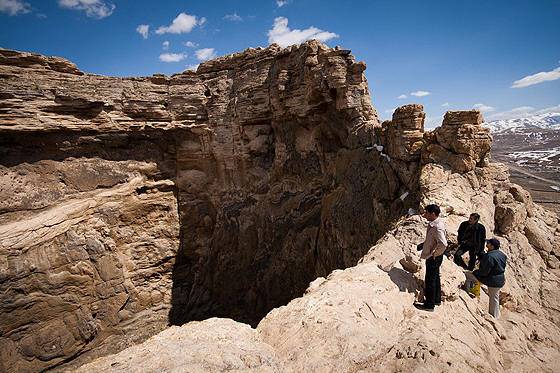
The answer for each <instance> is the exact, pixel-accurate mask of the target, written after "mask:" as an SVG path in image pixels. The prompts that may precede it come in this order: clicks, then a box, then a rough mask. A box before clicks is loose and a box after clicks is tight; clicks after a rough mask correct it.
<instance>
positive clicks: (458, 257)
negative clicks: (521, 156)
mask: <svg viewBox="0 0 560 373" xmlns="http://www.w3.org/2000/svg"><path fill="white" fill-rule="evenodd" d="M467 251H468V252H469V264H468V265H465V262H464V261H463V258H462V256H463V254H464V253H466V252H467ZM477 256H478V251H477V248H476V247H475V246H473V245H468V244H463V245H461V246H459V248H458V249H457V251H456V252H455V254H454V255H453V262H455V264H457V265H458V266H460V267H462V268H464V269H468V270H469V271H472V270H473V269H474V266H475V264H476V259H477Z"/></svg>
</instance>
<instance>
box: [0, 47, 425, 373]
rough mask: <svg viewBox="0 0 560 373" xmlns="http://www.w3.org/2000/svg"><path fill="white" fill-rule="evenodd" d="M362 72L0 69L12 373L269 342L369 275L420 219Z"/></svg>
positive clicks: (257, 52) (0, 284) (4, 266)
mask: <svg viewBox="0 0 560 373" xmlns="http://www.w3.org/2000/svg"><path fill="white" fill-rule="evenodd" d="M364 69H365V65H364V64H363V63H356V62H355V61H354V57H353V56H351V55H350V54H349V51H347V50H338V49H329V48H327V47H325V46H323V45H321V44H320V43H317V42H309V43H306V44H303V45H302V46H300V47H292V48H287V49H281V48H279V47H277V46H275V45H273V46H271V47H269V48H267V49H250V50H247V51H245V52H243V53H240V54H236V55H231V56H227V57H223V58H220V59H217V60H214V61H210V62H207V63H204V64H202V65H201V66H200V67H199V69H198V71H197V72H196V73H194V72H185V73H183V74H178V75H174V76H172V77H165V76H159V75H158V76H153V77H148V78H109V77H102V76H95V75H89V74H85V73H83V72H80V71H79V70H78V69H77V68H76V66H75V65H73V64H72V63H70V62H68V61H66V60H63V59H60V58H55V57H44V56H39V55H35V54H29V53H21V52H15V51H7V50H0V96H1V97H2V101H1V103H0V132H1V136H0V200H1V202H0V214H1V215H0V312H1V313H2V315H3V317H2V318H1V319H0V354H1V359H0V360H1V362H2V369H3V370H7V371H25V370H41V369H46V368H52V367H56V366H59V365H61V364H65V363H67V362H68V361H71V360H73V359H74V358H76V357H78V359H77V360H76V362H75V363H76V364H78V362H80V361H83V360H87V359H88V358H90V357H93V356H97V355H99V354H105V353H107V352H114V351H118V350H120V349H122V348H124V347H125V346H127V345H130V344H132V343H136V342H139V341H141V340H143V339H145V338H146V337H147V336H150V335H153V334H154V333H156V332H157V331H159V330H161V329H162V328H164V327H165V326H166V325H167V324H168V323H171V324H181V323H183V322H186V321H190V320H196V319H205V318H207V317H211V316H222V317H231V318H234V319H236V320H239V321H243V322H247V323H251V324H253V325H255V324H256V323H257V322H258V321H259V320H260V319H261V318H262V317H263V316H264V315H265V314H266V313H267V312H268V311H269V310H270V309H272V308H274V307H276V306H279V305H282V304H285V303H287V302H288V301H289V300H291V299H293V298H294V297H297V296H300V295H301V294H302V293H303V291H304V290H305V288H306V287H307V285H308V284H309V282H310V281H312V280H313V279H315V278H316V277H318V276H326V275H327V274H328V273H330V271H332V270H333V269H335V268H345V267H348V266H351V265H355V264H356V263H357V261H358V260H359V259H360V258H361V257H362V256H363V254H364V253H365V252H366V251H367V249H368V248H369V247H370V246H371V244H372V243H373V242H375V240H377V239H378V238H379V237H381V236H382V235H383V234H384V233H385V232H386V230H387V227H388V225H389V224H391V223H392V222H394V221H396V220H397V219H398V218H399V217H400V216H402V215H403V214H404V213H405V212H406V211H407V210H408V208H410V207H411V206H414V205H416V203H417V202H416V201H414V199H413V198H412V197H407V193H408V190H409V187H408V185H407V183H406V182H405V181H403V179H402V178H401V177H400V176H399V173H398V169H397V168H394V167H392V166H391V164H390V162H389V159H388V157H387V156H386V154H384V153H383V152H381V151H379V150H378V149H377V147H375V146H374V144H375V143H376V141H377V140H376V139H375V137H376V135H375V133H374V128H375V127H376V126H378V120H377V115H376V112H375V110H374V109H373V107H372V106H371V103H370V98H369V94H368V88H367V83H366V81H365V78H364V75H363V71H364Z"/></svg>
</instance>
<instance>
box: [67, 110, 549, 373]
mask: <svg viewBox="0 0 560 373" xmlns="http://www.w3.org/2000/svg"><path fill="white" fill-rule="evenodd" d="M405 110H407V109H406V108H405ZM454 125H456V126H458V127H462V126H467V127H470V125H471V123H465V124H460V123H455V124H454ZM477 125H478V124H477ZM444 127H445V126H444ZM445 130H446V129H445V128H444V129H443V130H442V129H441V128H440V129H438V130H436V131H435V132H436V133H437V132H439V131H445ZM470 133H474V134H475V135H476V136H477V137H478V138H482V137H484V134H485V133H487V132H486V131H485V130H484V129H482V128H480V131H478V133H477V131H476V129H472V132H470ZM385 140H386V141H387V140H389V139H385ZM456 140H457V141H461V139H460V138H458V139H456ZM389 141H390V140H389ZM433 141H437V138H435V137H434V136H433V134H426V136H425V138H424V146H423V147H422V151H421V154H420V155H421V157H419V158H422V159H423V160H424V161H426V160H430V159H434V158H432V155H431V154H429V152H430V149H434V148H433V147H431V145H434V143H433ZM484 145H485V146H479V147H478V148H475V149H473V152H471V153H470V154H471V155H470V156H471V157H473V159H483V158H485V157H486V156H487V151H486V149H487V146H486V145H489V143H488V144H484ZM449 152H450V153H451V152H452V150H450V151H449ZM461 154H466V153H461ZM450 155H453V153H451V154H450ZM439 156H441V153H439V152H438V157H439ZM435 159H437V158H435ZM451 164H456V163H451ZM449 165H450V163H447V162H445V163H444V164H439V163H437V162H428V163H426V164H424V165H423V166H421V167H419V172H420V179H419V184H420V192H419V197H420V203H419V205H425V204H428V203H434V202H435V203H438V204H439V205H440V206H442V208H443V212H442V216H443V218H444V219H445V221H446V224H447V228H448V234H449V239H450V243H452V244H456V235H455V232H456V231H457V229H458V226H459V224H460V223H461V222H462V221H464V220H466V219H467V218H468V216H469V214H470V213H471V212H473V211H476V212H479V213H480V214H481V221H482V223H483V224H484V225H486V227H487V229H488V232H489V233H491V232H492V231H493V230H494V229H495V228H496V230H497V233H499V232H501V229H502V228H500V227H503V226H504V224H505V225H506V226H507V227H508V229H509V230H508V233H506V234H499V235H498V238H499V240H500V242H501V243H502V249H503V251H504V252H505V253H506V254H507V255H508V258H509V262H508V267H507V269H506V286H505V287H504V288H503V289H502V292H501V295H500V304H501V309H502V315H501V318H500V319H494V318H493V317H492V316H490V315H489V314H488V311H487V309H488V297H487V295H486V293H485V292H484V291H483V292H482V294H481V297H480V299H471V298H470V297H469V296H468V295H467V293H466V292H464V291H462V290H460V286H461V284H462V282H463V281H464V279H465V276H464V274H463V272H462V270H460V268H459V267H457V266H456V265H455V264H453V262H452V261H451V260H449V259H447V258H444V261H443V264H442V267H441V273H442V274H441V279H442V296H443V303H442V305H441V306H439V307H437V308H436V310H435V312H433V313H428V312H424V311H420V310H417V309H416V308H414V307H413V302H414V301H417V300H421V299H422V289H423V278H424V271H425V268H424V263H423V261H420V260H419V257H418V253H417V252H416V244H417V243H418V242H421V241H422V239H423V237H424V233H425V230H426V222H425V221H423V219H422V218H420V217H419V216H418V215H414V216H410V217H406V218H403V219H402V220H400V221H399V222H398V223H397V224H396V226H395V227H394V228H393V229H391V230H390V231H389V232H387V233H386V234H385V235H384V236H383V237H382V238H381V239H380V240H379V241H378V242H377V244H376V245H374V246H373V247H372V248H371V249H370V250H369V252H368V253H367V254H366V255H365V256H364V257H363V259H362V260H361V261H360V263H359V264H358V265H356V266H355V267H352V268H348V269H345V270H335V271H333V272H332V273H331V274H329V276H328V277H326V278H318V279H316V280H315V281H313V282H312V283H311V284H310V285H309V288H308V289H307V290H306V292H305V294H304V295H303V296H302V297H300V298H297V299H294V300H293V301H291V302H290V303H289V304H288V305H286V306H283V307H279V308H276V309H274V310H272V311H271V312H269V313H268V315H267V316H266V317H265V318H264V319H263V320H262V321H261V322H260V323H259V325H258V326H257V328H256V329H255V330H252V331H251V333H248V335H247V336H244V337H243V338H242V340H241V341H239V343H240V346H245V347H244V349H243V351H238V350H237V348H233V347H231V346H229V343H230V342H229V339H228V338H224V339H222V340H220V341H216V340H215V338H214V337H212V336H214V335H216V334H219V333H224V332H227V331H231V333H235V330H236V328H241V325H239V324H237V326H236V327H234V326H233V325H230V324H227V322H226V321H225V320H220V319H212V320H207V321H205V323H206V326H205V329H204V333H208V334H209V335H210V336H211V337H206V338H200V337H199V336H200V331H199V328H200V325H199V324H196V323H194V324H193V323H189V324H186V325H184V326H183V327H182V328H181V329H180V330H173V331H172V332H171V331H169V332H166V333H168V334H171V333H174V334H173V341H177V343H176V344H173V345H172V346H169V347H168V346H163V345H162V343H161V342H160V340H161V339H162V338H160V336H161V337H163V336H164V334H163V333H162V334H160V335H158V336H157V337H154V338H152V339H150V340H148V341H147V342H145V343H144V344H143V345H141V346H138V347H136V348H135V349H127V350H125V351H122V352H121V353H119V354H117V355H113V356H107V357H104V358H102V359H99V360H97V361H95V362H93V363H91V364H87V365H85V366H83V367H81V368H80V369H79V370H78V372H108V371H117V372H126V371H130V370H134V369H138V367H142V371H145V372H156V371H158V369H160V368H161V367H165V369H167V368H169V367H173V366H174V364H168V363H164V362H162V359H160V358H158V357H154V358H150V359H148V360H147V361H146V360H144V359H143V358H142V357H140V355H139V354H138V351H150V353H151V354H154V353H158V352H160V351H161V353H163V354H171V355H170V356H169V355H166V356H169V360H175V359H177V360H180V361H185V360H188V361H185V363H184V365H182V366H181V367H180V368H179V370H180V371H216V372H218V371H223V370H227V369H232V370H240V371H277V372H301V371H321V372H361V371H367V372H411V371H422V372H447V371H452V372H535V371H542V372H556V371H557V364H558V361H560V327H559V320H558V317H559V316H560V312H559V310H560V293H559V292H560V290H559V289H560V277H559V276H560V272H558V266H557V263H558V249H559V247H558V245H559V242H560V240H559V238H560V230H559V224H558V217H557V216H555V215H554V214H552V213H550V212H548V211H546V210H544V209H543V208H541V207H540V206H538V205H535V204H533V202H532V201H531V200H530V197H529V196H528V194H527V193H526V192H525V191H524V190H523V189H521V188H520V187H519V186H517V185H514V184H511V183H510V182H509V181H508V174H507V170H506V169H505V167H503V165H500V164H493V163H488V164H487V163H482V164H480V165H479V166H476V167H475V168H474V169H473V170H470V171H465V170H464V169H463V167H462V164H459V168H458V169H453V168H451V167H450V166H449ZM517 204H519V207H518V208H517V207H516V211H517V210H519V211H527V214H530V218H529V219H527V218H526V216H525V215H522V216H521V218H519V219H517V218H508V219H506V221H505V222H504V219H503V216H502V215H501V214H500V213H499V212H500V211H502V210H504V209H506V207H504V206H507V205H515V206H517ZM529 211H530V213H529ZM527 216H529V215H527ZM537 222H538V223H537ZM483 290H484V287H483ZM212 331H213V333H212ZM165 335H167V334H165ZM177 336H180V339H179V337H177ZM263 343H264V345H263ZM191 346H196V349H202V350H203V351H205V353H200V354H197V355H196V357H194V358H193V355H192V354H186V356H187V359H185V358H184V357H183V356H185V352H184V351H189V350H190V349H191V348H192V347H191ZM270 348H272V353H271V350H270ZM154 351H155V352H154ZM208 351H210V352H211V354H210V355H209V354H208ZM225 351H227V352H233V353H234V354H235V358H234V359H231V365H228V366H224V365H223V363H222V362H223V359H222V358H221V357H222V356H224V355H225V354H227V352H225ZM212 354H216V356H218V359H217V364H219V366H217V367H216V366H215V365H213V364H214V363H213V362H214V361H216V360H215V359H213V358H212V357H211V355H212ZM255 356H259V358H258V360H257V359H256V358H255ZM255 361H258V364H255ZM161 364H163V365H161ZM201 367H202V368H201ZM230 367H231V368H230ZM112 369H113V370H112Z"/></svg>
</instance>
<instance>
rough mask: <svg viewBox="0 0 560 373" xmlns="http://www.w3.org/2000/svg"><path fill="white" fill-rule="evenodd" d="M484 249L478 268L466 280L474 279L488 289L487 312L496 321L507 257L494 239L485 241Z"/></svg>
mask: <svg viewBox="0 0 560 373" xmlns="http://www.w3.org/2000/svg"><path fill="white" fill-rule="evenodd" d="M486 248H487V249H488V252H487V253H486V254H484V255H482V257H481V258H480V268H479V269H477V270H476V271H474V272H472V273H471V272H466V274H467V278H471V279H472V277H474V278H476V280H478V281H480V282H481V283H482V284H484V285H486V286H487V287H488V297H489V298H490V302H489V305H488V312H489V313H490V314H491V315H492V316H494V317H495V318H496V319H497V318H499V317H500V289H501V288H502V287H503V286H504V285H505V283H506V277H505V271H506V264H507V256H506V254H504V253H503V252H502V251H500V241H498V240H497V239H496V238H491V239H489V240H487V241H486Z"/></svg>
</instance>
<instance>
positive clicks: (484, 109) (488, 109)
mask: <svg viewBox="0 0 560 373" xmlns="http://www.w3.org/2000/svg"><path fill="white" fill-rule="evenodd" d="M473 109H477V110H480V111H482V112H484V113H489V112H491V111H494V110H496V109H494V108H493V107H492V106H488V105H484V104H474V105H473Z"/></svg>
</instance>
